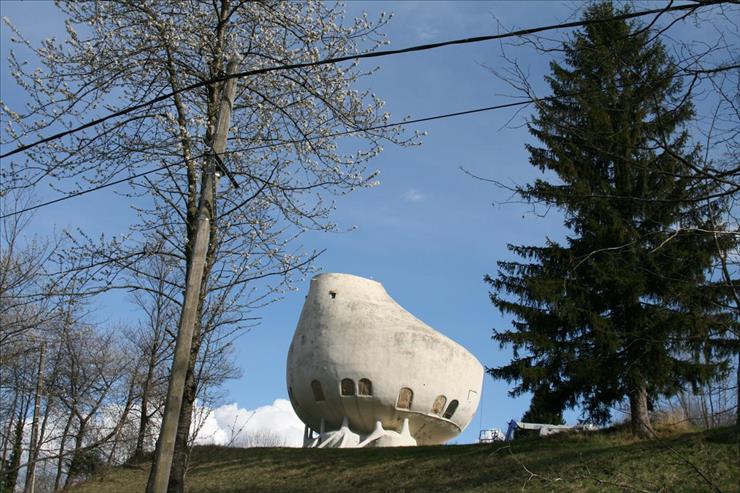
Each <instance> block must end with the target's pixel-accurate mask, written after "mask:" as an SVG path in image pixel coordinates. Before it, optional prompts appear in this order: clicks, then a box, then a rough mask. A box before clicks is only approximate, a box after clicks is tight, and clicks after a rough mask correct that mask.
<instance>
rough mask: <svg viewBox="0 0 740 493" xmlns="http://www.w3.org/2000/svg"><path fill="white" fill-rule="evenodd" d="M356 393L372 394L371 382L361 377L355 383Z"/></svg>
mask: <svg viewBox="0 0 740 493" xmlns="http://www.w3.org/2000/svg"><path fill="white" fill-rule="evenodd" d="M357 395H373V383H372V382H371V381H370V380H368V379H367V378H361V379H360V381H359V382H358V385H357Z"/></svg>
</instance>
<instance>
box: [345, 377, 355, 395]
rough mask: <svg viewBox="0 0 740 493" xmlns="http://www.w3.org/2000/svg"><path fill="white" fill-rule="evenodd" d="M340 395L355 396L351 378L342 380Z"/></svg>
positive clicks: (353, 382) (353, 383)
mask: <svg viewBox="0 0 740 493" xmlns="http://www.w3.org/2000/svg"><path fill="white" fill-rule="evenodd" d="M342 395H355V381H354V380H352V379H351V378H345V379H344V380H342Z"/></svg>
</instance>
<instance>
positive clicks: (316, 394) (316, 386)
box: [311, 380, 326, 402]
mask: <svg viewBox="0 0 740 493" xmlns="http://www.w3.org/2000/svg"><path fill="white" fill-rule="evenodd" d="M311 390H313V398H314V399H316V402H322V401H324V400H326V399H324V390H323V389H322V388H321V382H319V381H318V380H313V381H312V382H311Z"/></svg>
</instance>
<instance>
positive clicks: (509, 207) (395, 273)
mask: <svg viewBox="0 0 740 493" xmlns="http://www.w3.org/2000/svg"><path fill="white" fill-rule="evenodd" d="M648 5H649V6H650V8H655V6H657V5H662V4H658V3H652V4H648ZM0 6H1V9H2V15H3V16H7V17H9V18H10V19H11V20H12V21H13V23H14V24H15V25H16V26H17V27H19V29H20V30H21V32H23V33H24V34H25V35H26V36H27V37H28V38H30V39H31V40H33V41H35V42H38V41H39V40H41V39H42V38H45V37H48V36H49V35H50V34H57V35H59V36H61V35H62V33H63V23H62V19H60V17H59V16H58V15H56V14H55V10H54V7H53V5H52V4H50V3H45V2H28V3H18V2H2V3H0ZM580 6H581V4H576V3H560V2H554V1H553V2H534V1H532V2H490V3H489V2H482V1H480V2H350V3H349V4H348V12H349V15H350V16H354V15H358V14H360V13H361V12H362V11H363V10H366V11H368V13H369V14H370V16H371V18H372V17H373V16H375V15H377V13H378V12H380V11H381V10H384V11H386V12H394V13H395V16H394V18H393V19H392V21H391V22H390V24H389V25H388V27H387V29H386V30H385V32H386V33H387V34H388V37H389V39H390V40H391V45H390V47H391V48H397V47H403V46H408V45H413V44H420V43H426V42H431V41H438V40H444V39H451V38H458V37H469V36H476V35H482V34H490V33H494V32H496V31H497V22H500V23H502V25H503V26H504V27H505V28H507V29H515V28H522V27H530V26H537V25H546V24H553V23H557V22H561V21H563V20H565V19H568V18H569V17H570V16H571V15H572V13H573V11H574V9H575V8H578V7H580ZM8 31H9V30H8V29H7V28H6V27H5V26H3V29H2V37H1V38H0V41H1V42H2V58H3V62H2V79H1V82H2V100H3V101H4V102H5V103H6V104H8V105H10V106H11V107H13V106H14V102H18V101H20V100H21V99H20V98H21V96H20V93H19V92H18V89H17V88H15V87H14V83H13V81H12V79H10V77H9V74H8V70H7V64H6V62H5V58H6V57H7V52H8V49H9V45H10V43H9V41H8V40H9V37H10V33H9V32H8ZM672 32H674V33H677V34H676V35H677V36H679V35H680V36H695V35H697V34H696V33H694V32H692V26H691V25H684V24H681V25H679V26H677V27H676V28H675V29H674V31H672ZM563 34H564V33H562V32H558V33H550V34H549V36H550V37H555V38H559V37H561V36H563ZM702 36H703V34H702ZM507 53H509V54H510V55H513V56H516V57H517V58H518V60H519V62H520V63H521V64H522V66H523V67H525V68H526V69H528V70H529V71H530V74H531V78H532V82H533V84H534V86H535V87H536V88H538V90H539V91H540V93H541V94H546V90H545V88H544V85H543V84H542V76H543V75H544V74H545V73H546V71H547V62H548V59H547V58H546V57H545V56H544V55H539V54H536V53H534V51H533V50H531V49H529V48H526V47H523V48H515V47H509V48H507ZM504 63H505V62H504V60H503V59H502V58H501V57H500V45H499V44H498V43H480V44H475V45H467V46H459V47H448V48H443V49H439V50H434V51H429V52H424V53H418V54H410V55H402V56H396V57H386V58H382V59H376V60H372V61H371V63H368V64H366V65H364V66H374V65H380V66H381V67H382V68H381V70H380V71H379V72H378V73H377V74H376V75H374V76H373V77H372V79H371V80H369V81H368V82H367V85H368V86H369V87H372V88H373V90H374V91H375V92H376V93H377V94H378V95H380V96H381V97H382V98H383V99H384V100H386V101H387V109H388V111H390V112H391V113H392V114H393V116H394V119H397V118H399V117H402V116H404V115H410V116H411V117H412V118H419V117H425V116H431V115H436V114H441V113H447V112H454V111H460V110H465V109H470V108H476V107H483V106H490V105H495V104H501V103H506V102H509V101H510V99H509V98H507V97H506V95H510V94H512V92H513V91H512V90H511V89H510V88H508V87H507V86H506V85H505V84H503V83H502V82H501V81H499V80H498V79H496V78H495V77H494V76H493V75H492V74H491V73H490V71H489V70H488V69H487V68H486V66H489V67H496V68H500V67H503V65H504ZM524 115H526V113H524V114H523V115H520V116H519V117H518V118H517V119H515V120H514V124H521V123H522V122H523V116H524ZM512 116H514V110H501V111H495V112H488V113H482V114H477V115H473V116H465V117H460V118H453V119H446V120H440V121H437V122H430V123H425V124H421V125H418V126H414V127H413V128H414V129H418V130H421V131H427V132H428V135H427V136H426V137H425V138H424V139H423V145H422V146H421V147H414V148H393V147H391V146H386V150H385V151H384V152H383V153H382V154H381V156H380V157H378V158H377V159H375V160H374V161H372V162H371V164H370V168H371V169H378V170H379V171H380V173H381V174H380V181H381V185H380V186H379V187H376V188H372V189H368V190H360V191H357V192H355V193H353V194H350V195H348V196H346V197H340V198H339V199H338V201H337V210H336V213H335V214H334V220H335V222H337V223H338V224H339V225H340V226H343V227H346V228H348V227H350V226H353V225H354V226H357V229H356V230H354V231H352V232H349V233H341V234H310V235H308V236H306V237H304V238H303V241H302V244H303V245H304V247H305V248H306V249H308V250H310V249H314V248H315V249H323V248H326V252H325V253H324V254H323V255H322V256H321V257H320V258H319V259H318V261H317V263H316V267H317V268H318V269H320V270H321V271H323V272H346V273H352V274H356V275H360V276H364V277H369V278H373V279H375V280H378V281H380V282H382V283H383V284H384V285H385V287H386V290H387V291H388V292H389V293H390V295H391V296H392V297H394V298H395V299H396V301H398V302H399V303H400V304H401V305H402V306H404V307H405V308H406V309H407V310H409V311H410V312H411V313H413V314H414V315H416V316H417V317H419V318H420V319H422V320H424V321H425V322H427V323H428V324H429V325H431V326H432V327H435V328H436V329H438V330H440V331H441V332H443V333H444V334H446V335H448V336H449V337H451V338H453V339H455V340H456V341H458V342H460V343H461V344H462V345H464V346H465V347H467V348H468V349H469V350H470V351H471V352H472V353H473V354H475V356H477V357H478V359H479V360H480V361H481V362H482V363H483V364H484V365H486V366H496V365H498V364H502V363H505V362H506V361H507V360H508V358H509V356H510V354H509V351H508V350H506V349H499V348H498V346H497V344H495V343H494V342H493V341H492V340H491V331H492V328H494V327H498V328H505V327H507V324H508V321H507V320H506V319H505V318H502V316H501V315H500V314H499V313H498V312H497V310H496V309H495V308H494V307H493V305H492V304H491V303H490V302H489V300H488V290H487V286H486V285H485V284H484V283H483V280H482V279H483V276H484V275H485V274H486V273H490V274H492V275H493V274H495V273H496V262H497V261H499V260H504V259H508V258H511V257H510V254H509V253H508V251H507V249H506V245H507V244H508V243H513V244H541V243H543V242H544V240H545V238H546V237H550V238H552V239H556V240H557V239H560V238H562V237H563V235H564V231H563V228H562V223H561V216H560V215H559V214H558V213H557V212H556V211H550V212H549V213H548V214H547V215H546V216H544V217H540V216H539V215H537V214H534V213H532V211H531V210H530V209H529V208H528V207H525V206H522V205H518V204H501V202H505V201H507V199H509V195H510V194H509V193H508V192H506V191H503V190H500V189H497V188H495V187H494V186H493V185H491V184H488V183H484V182H481V181H477V180H474V179H472V178H471V177H469V176H467V175H466V174H464V173H463V172H462V171H461V170H460V167H465V168H466V169H469V170H470V171H472V172H474V173H476V174H479V175H482V176H487V177H492V178H495V179H497V180H500V181H503V182H518V183H523V182H526V181H528V180H531V179H533V178H534V177H536V176H538V173H537V172H536V170H534V169H533V168H532V167H531V166H530V165H529V164H528V156H527V153H526V151H525V149H524V144H525V143H526V142H531V138H530V137H529V136H528V134H527V132H526V129H524V128H521V125H516V126H519V128H510V127H511V126H512V125H510V126H509V127H507V122H508V121H509V120H510V119H511V118H512ZM53 196H55V194H54V193H53V192H50V191H49V190H47V189H44V188H41V189H40V190H38V194H37V198H38V199H39V200H44V199H45V198H50V197H53ZM129 205H130V204H128V203H126V201H125V200H124V199H123V198H122V197H120V196H117V195H114V194H113V193H112V192H111V191H103V192H96V193H95V194H91V195H89V196H87V197H82V198H79V199H76V200H69V201H66V202H65V203H62V204H59V205H57V206H53V207H47V208H44V209H42V210H40V211H38V213H37V214H36V215H35V217H34V221H33V231H34V232H36V233H39V234H49V233H51V232H53V231H56V232H59V231H61V230H63V229H65V228H71V229H74V228H81V229H82V230H85V231H88V232H93V233H95V232H106V233H109V234H115V233H121V232H124V231H125V230H126V228H127V226H128V224H129V223H130V222H131V221H132V220H133V214H132V213H131V211H130V209H129ZM307 289H308V280H306V281H305V282H303V283H302V284H301V285H300V289H299V291H298V292H292V293H288V294H287V295H286V297H285V299H284V300H283V301H281V302H279V303H275V304H273V305H271V306H269V307H267V308H265V309H263V310H261V312H260V313H259V315H260V316H261V317H262V323H261V325H260V326H259V327H257V328H254V329H253V330H251V331H250V332H248V333H246V334H244V335H243V336H242V337H240V338H239V339H238V341H237V343H236V344H237V352H236V354H237V363H238V364H239V366H240V367H241V368H242V370H243V377H242V378H240V379H238V380H233V381H230V382H229V383H228V384H227V385H226V389H227V391H228V395H227V397H226V399H225V401H224V402H236V403H237V404H238V406H240V407H243V408H248V409H254V408H256V407H258V406H262V405H266V404H270V403H271V402H273V401H274V400H275V399H276V398H287V391H286V388H285V361H286V356H287V350H288V345H289V344H290V339H291V337H292V334H293V331H294V329H295V325H296V322H297V320H298V315H299V313H300V310H301V305H302V302H303V299H304V295H305V293H306V291H307ZM130 312H131V306H130V305H128V304H127V303H126V301H125V296H112V297H108V298H106V299H103V300H101V301H100V303H99V306H98V307H97V310H96V314H95V315H96V316H97V317H99V318H100V319H101V320H105V321H109V322H117V321H121V322H127V321H128V317H130ZM509 388H510V386H509V385H508V384H507V383H506V382H501V381H494V380H492V379H491V378H490V377H488V376H487V377H486V378H485V382H484V391H483V396H482V401H481V406H480V408H479V412H478V415H477V416H476V417H475V418H474V420H473V422H472V423H471V424H470V426H469V427H468V429H467V430H466V431H465V432H464V433H463V434H462V435H461V436H460V437H459V439H458V442H459V443H464V442H471V441H475V440H476V439H477V435H478V430H479V429H480V428H481V427H482V428H490V427H499V428H505V424H506V422H507V421H508V420H509V419H511V418H516V419H519V418H520V417H521V415H522V413H523V412H524V411H525V410H526V408H527V406H528V404H529V399H528V397H526V396H523V397H521V398H518V399H512V398H509V397H508V396H507V392H508V390H509ZM576 418H577V415H576V413H568V415H567V420H568V421H569V422H574V421H575V419H576Z"/></svg>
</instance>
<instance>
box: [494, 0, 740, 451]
mask: <svg viewBox="0 0 740 493" xmlns="http://www.w3.org/2000/svg"><path fill="white" fill-rule="evenodd" d="M616 10H617V9H616V8H615V7H614V6H613V5H612V4H611V3H610V2H606V3H599V4H594V5H591V6H589V7H588V8H587V9H586V11H585V14H584V17H585V19H596V18H605V17H611V16H613V15H615V14H616V13H617V12H616ZM562 48H563V60H562V61H561V62H552V63H551V74H550V75H549V76H548V77H547V78H546V80H547V82H548V84H549V86H550V88H551V90H552V94H553V96H554V97H553V98H548V99H546V100H541V101H539V102H538V105H537V111H536V115H535V116H534V117H533V118H532V119H531V121H530V122H529V125H528V126H529V130H530V132H531V134H532V135H533V136H534V137H535V138H536V139H537V140H538V141H539V143H540V144H539V145H529V146H528V147H527V149H528V151H529V155H530V163H531V164H532V165H533V166H535V167H537V168H538V169H539V170H540V171H542V172H543V173H545V177H544V178H540V179H538V180H536V181H535V182H534V183H532V184H528V185H525V186H521V187H519V188H518V192H519V194H520V195H521V196H522V197H523V198H524V199H526V200H528V201H531V202H538V203H544V204H546V205H547V206H554V207H557V208H560V209H561V210H562V211H563V213H564V218H565V221H564V222H565V226H566V227H567V229H568V235H567V237H566V239H565V240H564V241H563V242H562V243H558V242H555V241H551V240H549V239H548V240H547V242H546V243H545V244H544V245H541V246H522V245H516V246H515V245H509V249H510V250H511V251H512V252H513V253H514V254H516V255H517V256H518V257H520V260H511V261H509V260H507V261H501V262H498V273H497V275H496V276H495V277H491V276H486V281H487V282H488V283H489V284H490V286H491V287H492V288H493V290H492V292H491V294H490V296H491V300H492V302H493V303H494V305H496V306H497V307H498V308H499V309H500V310H501V311H502V312H504V313H507V314H510V315H512V316H513V319H514V320H513V326H512V327H511V328H508V329H502V330H496V331H495V334H494V339H495V340H496V341H498V342H499V344H500V345H501V346H506V345H511V346H512V348H513V351H514V357H513V359H512V360H511V361H510V362H509V363H508V364H506V365H504V366H501V367H497V368H492V369H490V370H489V372H490V374H491V375H493V376H494V377H495V378H501V379H506V380H508V381H516V382H517V385H516V386H515V387H514V389H513V391H512V392H513V394H515V395H518V394H521V393H523V392H528V391H531V392H534V393H535V398H534V400H533V402H534V401H536V402H537V403H538V409H537V411H538V412H539V413H540V414H543V413H544V414H550V415H558V413H559V412H560V411H562V410H563V409H565V408H569V407H576V406H582V408H583V411H584V413H585V414H586V416H587V417H588V418H589V419H591V420H593V421H596V422H605V421H608V419H609V418H610V416H611V412H610V408H611V406H613V405H615V404H616V403H619V402H621V401H622V400H624V399H625V398H627V399H629V403H630V408H631V422H632V427H633V432H634V433H635V434H637V435H640V436H650V435H651V434H652V428H651V424H650V419H649V415H648V409H649V406H650V402H651V400H652V399H654V398H656V397H658V396H660V395H671V394H673V393H675V392H676V391H677V390H679V389H681V388H683V387H685V386H687V385H698V384H700V383H702V382H705V381H707V380H708V379H710V378H712V377H714V376H716V375H717V374H718V373H721V372H723V371H726V370H727V367H728V366H727V359H726V354H725V353H723V352H722V350H721V349H719V348H718V346H716V345H714V344H713V342H712V341H713V340H714V339H715V338H716V337H717V336H718V335H720V334H725V333H726V331H727V330H729V328H730V327H731V326H732V324H733V323H735V322H734V317H733V315H732V314H731V313H730V312H728V311H725V310H724V309H722V306H723V300H724V298H725V297H726V296H727V292H726V291H725V290H724V289H723V286H722V284H721V283H715V282H713V280H712V279H711V276H710V275H709V273H710V268H711V267H712V265H713V262H714V259H715V258H716V257H717V256H718V255H719V254H720V253H721V252H722V251H724V250H725V249H727V248H728V247H729V246H730V244H731V243H732V242H734V241H735V239H734V237H733V236H732V235H719V238H720V240H719V241H716V239H717V238H718V235H712V234H706V232H707V231H713V230H717V229H718V228H720V229H721V227H720V226H718V225H717V224H715V223H714V216H715V214H714V211H715V210H716V208H717V207H718V206H719V205H720V204H719V202H718V201H719V200H721V199H719V198H716V199H711V198H709V197H711V187H712V186H713V185H712V183H711V182H707V181H705V180H702V179H701V178H702V176H701V174H700V173H698V172H697V170H698V168H699V166H698V165H697V164H698V161H699V158H700V148H699V147H698V146H695V145H692V143H691V139H690V135H689V133H688V132H687V130H686V124H687V123H688V122H689V121H690V120H691V118H692V116H693V114H694V109H693V106H692V101H691V98H690V96H689V95H688V94H687V93H686V91H684V90H683V85H682V80H681V78H678V77H676V75H677V73H678V72H679V70H680V68H679V67H678V65H677V64H675V63H674V62H673V60H672V59H671V57H670V56H669V55H668V53H667V50H666V48H665V47H664V45H663V44H662V43H661V41H660V40H659V39H658V37H657V36H655V35H654V32H653V31H651V29H649V28H646V27H644V26H641V25H640V24H639V23H637V22H627V21H613V22H607V23H598V24H593V25H589V26H587V27H585V28H584V29H582V30H580V31H578V32H577V33H575V34H574V35H573V37H572V38H571V39H569V40H568V41H566V42H564V43H563V46H562ZM724 305H725V306H726V304H724ZM707 353H711V354H715V353H716V356H717V357H713V358H710V359H706V358H699V357H697V355H700V354H702V355H703V354H707ZM545 404H546V405H545ZM543 406H544V407H547V409H542V407H543Z"/></svg>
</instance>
